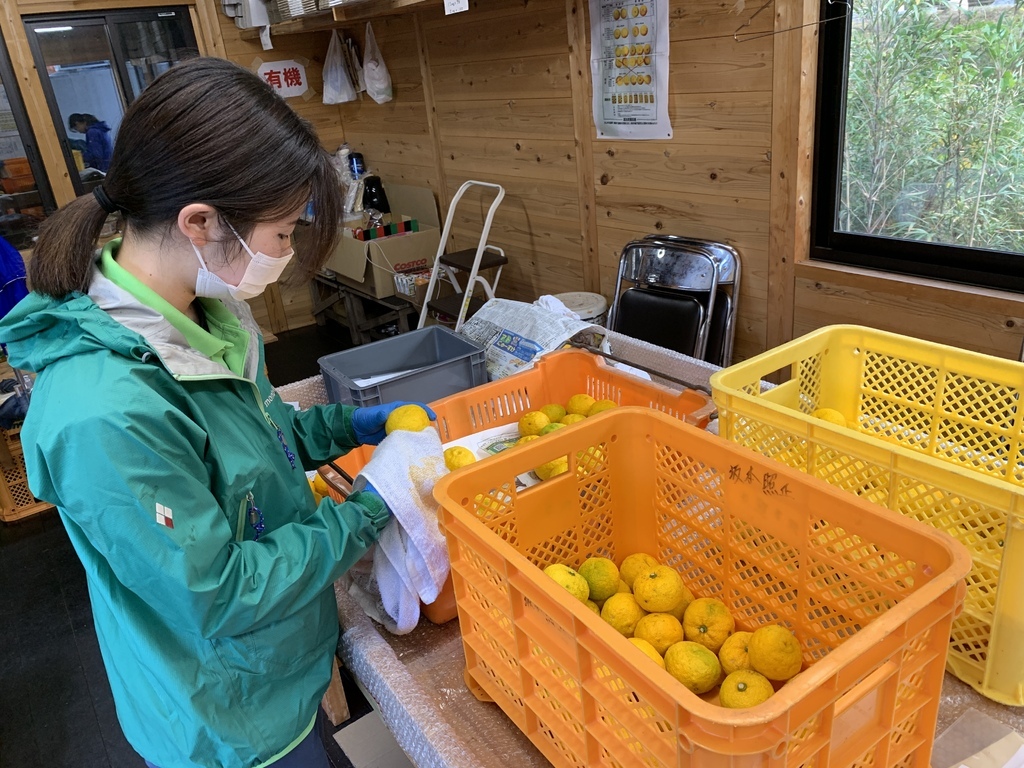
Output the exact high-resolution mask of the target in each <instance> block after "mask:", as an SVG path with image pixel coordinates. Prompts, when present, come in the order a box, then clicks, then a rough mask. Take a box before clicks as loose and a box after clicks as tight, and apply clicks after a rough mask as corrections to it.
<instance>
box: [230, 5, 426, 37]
mask: <svg viewBox="0 0 1024 768" xmlns="http://www.w3.org/2000/svg"><path fill="white" fill-rule="evenodd" d="M431 5H441V0H355V1H354V2H349V3H345V4H344V5H336V6H334V8H332V9H331V10H329V11H323V12H321V13H316V14H313V15H310V16H302V17H300V18H298V19H291V20H290V21H282V22H278V23H277V24H271V25H270V36H271V37H276V36H278V35H301V34H304V33H308V32H322V31H324V30H327V29H334V28H335V27H340V26H342V25H344V24H348V23H351V22H355V21H367V20H369V19H374V18H376V17H378V16H390V15H392V14H395V13H403V12H405V11H407V10H410V9H413V8H416V7H427V6H431ZM239 37H241V38H242V39H243V40H259V39H260V29H259V28H258V27H254V28H252V29H243V30H240V31H239Z"/></svg>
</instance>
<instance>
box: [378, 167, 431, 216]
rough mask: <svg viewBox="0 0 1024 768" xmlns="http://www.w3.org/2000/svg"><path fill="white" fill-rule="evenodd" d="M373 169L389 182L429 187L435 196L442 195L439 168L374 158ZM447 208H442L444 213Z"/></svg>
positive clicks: (385, 181)
mask: <svg viewBox="0 0 1024 768" xmlns="http://www.w3.org/2000/svg"><path fill="white" fill-rule="evenodd" d="M372 170H373V172H374V173H376V174H377V175H378V176H380V178H381V180H382V181H383V182H384V189H385V191H386V190H387V185H388V184H407V185H409V186H413V187H428V188H429V189H431V190H432V191H433V193H434V195H435V196H439V195H440V191H441V184H440V183H439V182H438V180H437V176H436V175H435V174H436V173H437V169H435V168H434V167H432V166H427V165H408V164H406V163H389V162H387V161H386V160H374V162H373V167H372ZM445 210H447V208H443V209H441V211H442V213H443V212H444V211H445Z"/></svg>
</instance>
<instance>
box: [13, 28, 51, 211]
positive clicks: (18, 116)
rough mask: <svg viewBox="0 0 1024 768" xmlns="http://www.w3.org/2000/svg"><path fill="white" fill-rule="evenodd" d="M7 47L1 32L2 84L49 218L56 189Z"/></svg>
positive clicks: (41, 202)
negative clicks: (37, 139)
mask: <svg viewBox="0 0 1024 768" xmlns="http://www.w3.org/2000/svg"><path fill="white" fill-rule="evenodd" d="M7 44H8V43H7V40H5V39H4V35H3V31H2V30H0V82H2V83H3V87H4V91H5V92H6V93H7V102H8V104H9V105H10V107H11V114H12V115H13V116H14V126H15V128H17V129H18V136H19V138H20V139H21V145H22V147H23V148H24V149H25V156H26V157H27V158H28V164H29V167H30V168H31V169H32V176H33V178H34V180H35V183H36V192H38V194H39V202H40V204H41V205H42V207H43V212H44V213H45V214H46V215H47V216H49V215H50V214H51V213H54V212H55V211H56V210H57V199H56V197H55V196H54V194H53V187H51V186H50V178H49V175H48V174H47V172H46V166H45V164H44V163H43V157H42V154H41V153H40V152H39V142H38V141H36V135H35V131H33V130H32V123H31V121H30V120H29V117H28V111H27V110H26V109H25V101H24V98H23V97H22V95H21V87H20V85H19V84H18V78H17V76H16V75H15V74H14V65H13V63H12V62H11V55H10V52H9V50H8V48H7ZM0 194H2V192H0Z"/></svg>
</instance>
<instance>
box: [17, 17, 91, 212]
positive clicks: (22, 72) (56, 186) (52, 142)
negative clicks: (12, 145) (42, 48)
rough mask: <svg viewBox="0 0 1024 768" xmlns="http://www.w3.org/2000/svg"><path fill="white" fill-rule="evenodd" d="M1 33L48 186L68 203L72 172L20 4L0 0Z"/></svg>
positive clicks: (71, 193) (59, 202)
mask: <svg viewBox="0 0 1024 768" xmlns="http://www.w3.org/2000/svg"><path fill="white" fill-rule="evenodd" d="M0 33H2V34H3V39H4V40H5V41H6V43H7V50H8V52H9V53H10V56H11V66H12V68H13V70H14V77H15V79H16V80H17V83H18V89H19V90H20V91H21V96H22V100H23V102H24V104H25V111H26V112H27V113H28V119H29V122H30V123H31V125H32V129H33V132H34V133H35V138H36V142H37V144H36V145H37V147H38V148H39V155H40V158H41V160H42V162H43V167H44V168H45V169H46V176H47V178H48V179H49V181H50V188H51V189H52V190H53V195H54V197H55V198H56V201H57V205H58V206H63V205H67V204H68V203H70V202H71V201H72V200H74V199H75V188H74V186H73V185H72V183H71V174H70V172H69V171H68V166H67V163H66V162H65V160H64V153H63V151H62V150H61V144H60V139H59V138H58V136H57V131H56V129H55V127H54V125H53V118H52V117H51V115H50V108H49V107H48V106H47V104H46V97H45V96H44V95H43V85H42V83H41V82H40V80H39V76H38V75H37V73H36V69H35V64H34V62H33V60H32V54H31V52H30V51H29V47H28V37H27V36H26V33H25V26H24V24H22V23H21V18H20V16H19V8H18V7H16V6H15V4H14V3H11V2H2V3H0Z"/></svg>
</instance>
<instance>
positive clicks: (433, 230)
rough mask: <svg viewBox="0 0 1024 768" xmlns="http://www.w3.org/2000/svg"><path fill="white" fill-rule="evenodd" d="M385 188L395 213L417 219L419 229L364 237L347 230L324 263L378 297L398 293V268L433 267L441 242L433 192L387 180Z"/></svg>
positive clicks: (350, 283) (339, 275) (399, 269)
mask: <svg viewBox="0 0 1024 768" xmlns="http://www.w3.org/2000/svg"><path fill="white" fill-rule="evenodd" d="M384 190H385V192H386V193H387V196H388V201H389V202H390V203H391V210H392V212H393V214H394V216H395V217H396V218H399V217H404V216H408V217H410V218H413V219H417V220H418V221H419V227H420V228H419V231H418V232H407V233H405V234H401V235H391V236H390V237H383V238H379V239H375V240H367V241H363V240H357V239H356V238H355V237H353V236H352V232H351V231H350V230H346V231H345V233H344V235H343V237H342V238H341V241H340V242H339V244H338V247H337V248H335V250H334V253H332V254H331V256H330V258H328V259H327V263H326V264H325V265H324V266H325V267H326V268H327V269H329V270H331V271H332V272H334V273H335V275H336V276H337V277H338V279H339V280H340V281H341V282H343V283H347V284H349V285H352V286H353V287H355V288H359V289H361V290H363V291H365V292H366V293H369V294H370V295H372V296H376V297H377V298H378V299H382V298H384V297H386V296H394V295H395V280H394V273H395V272H418V271H420V270H423V269H430V268H431V267H433V265H434V257H435V256H436V255H437V248H438V245H439V244H440V242H441V230H440V221H439V219H438V215H437V204H436V203H435V202H434V193H433V192H431V191H430V190H429V189H426V188H425V187H408V186H404V185H401V184H387V185H386V186H385V188H384Z"/></svg>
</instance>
